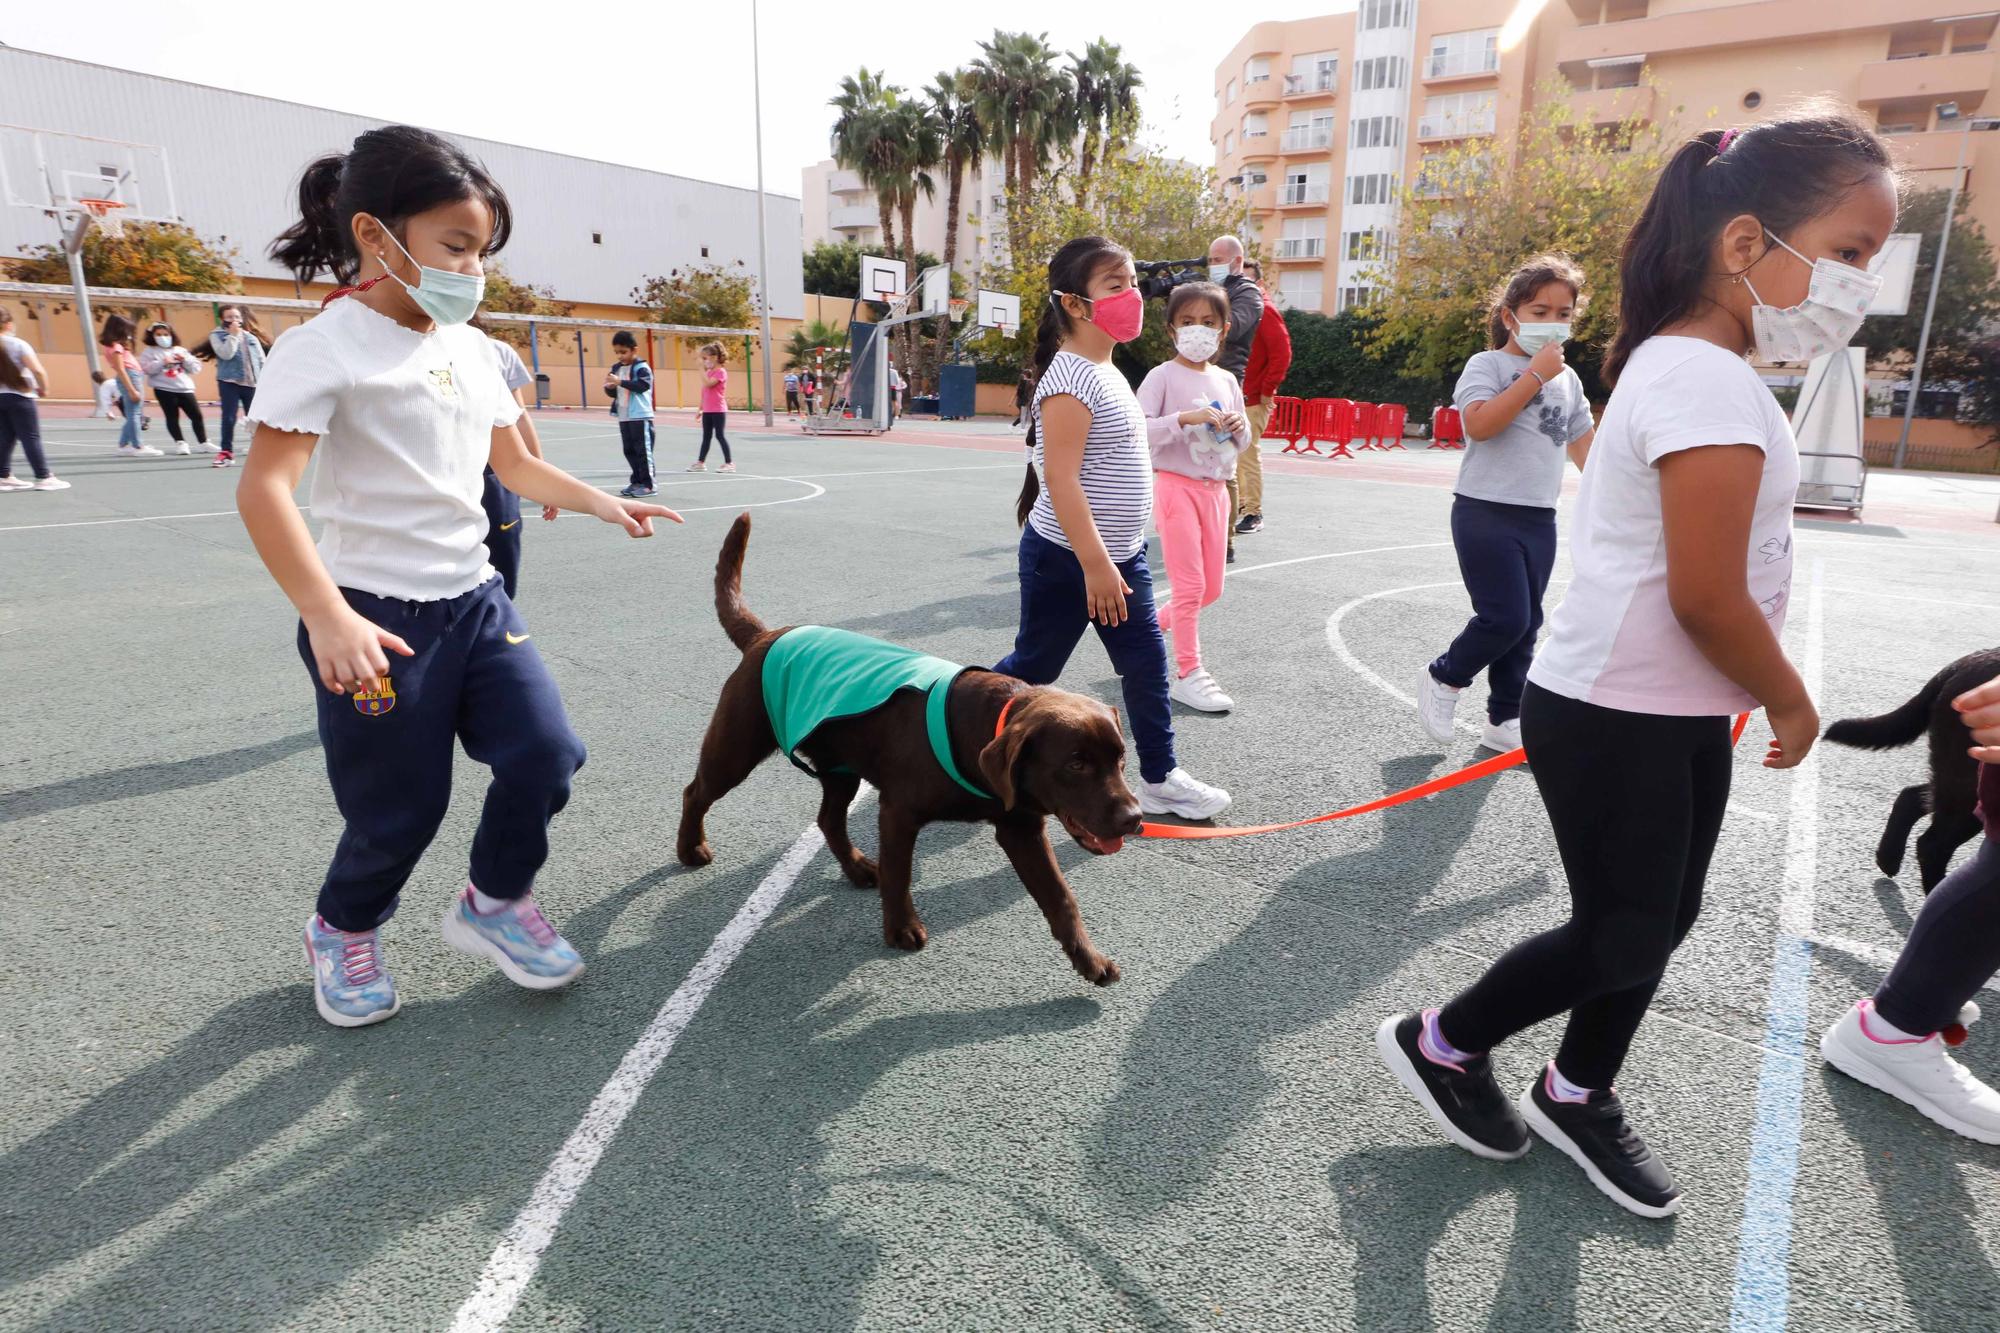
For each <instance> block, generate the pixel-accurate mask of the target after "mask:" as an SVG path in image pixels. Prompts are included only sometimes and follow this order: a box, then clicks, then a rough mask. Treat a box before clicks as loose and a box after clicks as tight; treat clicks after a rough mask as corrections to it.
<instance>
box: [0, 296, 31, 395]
mask: <svg viewBox="0 0 2000 1333" xmlns="http://www.w3.org/2000/svg"><path fill="white" fill-rule="evenodd" d="M13 322H14V312H13V311H11V310H6V309H0V329H4V328H6V327H7V326H8V325H9V324H12V323H13ZM0 389H12V390H13V391H14V392H15V393H33V392H34V391H35V386H34V385H33V384H31V383H30V382H29V380H28V371H27V368H26V367H24V366H19V365H16V364H15V363H14V358H13V357H11V356H9V355H8V354H7V351H6V349H5V348H0Z"/></svg>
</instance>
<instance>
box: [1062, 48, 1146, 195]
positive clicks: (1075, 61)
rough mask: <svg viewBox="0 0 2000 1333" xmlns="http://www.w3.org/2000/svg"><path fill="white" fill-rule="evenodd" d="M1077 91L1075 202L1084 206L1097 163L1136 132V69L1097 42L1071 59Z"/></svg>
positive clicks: (1117, 52)
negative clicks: (1080, 139) (1080, 134)
mask: <svg viewBox="0 0 2000 1333" xmlns="http://www.w3.org/2000/svg"><path fill="white" fill-rule="evenodd" d="M1070 75H1071V80H1072V82H1073V83H1074V85H1075V88H1076V118H1077V122H1078V124H1080V125H1081V126H1082V127H1083V148H1082V150H1081V152H1080V153H1079V155H1078V157H1077V167H1076V197H1077V202H1079V203H1083V202H1086V201H1087V200H1088V198H1089V195H1090V180H1091V177H1092V176H1093V175H1094V174H1095V173H1096V171H1097V163H1098V161H1099V159H1100V158H1101V157H1103V156H1105V155H1107V154H1112V153H1117V152H1120V151H1122V150H1123V149H1124V147H1125V146H1126V144H1127V143H1129V142H1130V141H1131V138H1132V134H1133V132H1134V131H1135V130H1136V129H1137V128H1138V126H1139V96H1138V93H1139V87H1140V84H1141V82H1142V81H1141V79H1140V78H1139V71H1138V69H1137V68H1136V67H1135V66H1133V65H1130V64H1127V63H1126V62H1125V60H1124V59H1123V53H1122V52H1121V51H1120V49H1119V46H1118V44H1117V43H1116V42H1109V41H1106V40H1104V39H1103V38H1101V37H1100V38H1098V39H1097V40H1096V41H1094V42H1092V43H1091V44H1090V45H1089V46H1087V47H1085V48H1084V51H1083V54H1082V55H1080V56H1078V55H1072V56H1070Z"/></svg>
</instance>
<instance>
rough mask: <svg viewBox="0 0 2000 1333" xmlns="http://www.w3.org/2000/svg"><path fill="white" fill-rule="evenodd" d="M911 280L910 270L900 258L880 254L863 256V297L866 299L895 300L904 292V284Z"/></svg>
mask: <svg viewBox="0 0 2000 1333" xmlns="http://www.w3.org/2000/svg"><path fill="white" fill-rule="evenodd" d="M908 281H909V270H908V268H907V267H906V266H905V265H904V263H903V261H902V260H900V259H883V258H882V257H881V256H879V255H863V256H861V299H862V300H864V301H885V302H886V301H894V300H895V299H896V298H897V297H899V296H901V295H902V294H903V289H904V284H906V283H907V282H908Z"/></svg>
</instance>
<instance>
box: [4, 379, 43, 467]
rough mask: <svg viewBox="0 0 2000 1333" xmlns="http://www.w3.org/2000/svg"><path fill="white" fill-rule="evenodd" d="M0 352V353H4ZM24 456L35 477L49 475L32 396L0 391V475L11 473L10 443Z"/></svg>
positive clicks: (39, 420)
mask: <svg viewBox="0 0 2000 1333" xmlns="http://www.w3.org/2000/svg"><path fill="white" fill-rule="evenodd" d="M5 355H6V353H5V352H0V356H5ZM17 442H18V443H19V444H20V446H21V451H22V452H23V453H25V454H26V455H27V456H28V466H29V467H30V468H32V469H34V473H35V480H36V481H40V480H42V479H43V478H44V477H48V476H50V475H52V474H51V473H50V472H49V460H48V457H47V456H46V455H45V454H43V453H42V419H41V417H40V416H39V415H38V414H37V412H36V410H35V400H34V399H32V398H30V397H28V396H27V395H26V394H21V393H0V477H11V476H13V475H14V445H15V444H16V443H17Z"/></svg>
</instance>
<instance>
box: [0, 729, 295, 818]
mask: <svg viewBox="0 0 2000 1333" xmlns="http://www.w3.org/2000/svg"><path fill="white" fill-rule="evenodd" d="M318 744H319V735H318V733H317V732H311V731H301V732H295V733H294V734H292V735H290V736H280V737H278V738H277V739H276V740H269V741H260V742H258V743H257V744H256V745H245V746H242V747H240V748H238V749H234V750H218V751H216V752H215V753H214V754H202V755H196V756H194V757H193V758H191V759H175V760H171V761H168V762H166V763H159V764H139V765H136V766H134V767H132V768H114V769H109V770H107V771H105V772H102V773H86V774H85V775H83V776H82V777H76V778H67V779H65V780H63V781H61V782H51V783H48V784H47V785H45V786H41V787H23V788H22V789H21V790H19V791H10V792H0V824H6V823H10V822H12V821H13V820H16V819H31V818H34V817H35V816H37V815H49V814H54V813H55V812H56V811H58V810H69V809H73V808H75V807H77V806H83V805H99V804H102V803H103V802H105V801H125V800H130V799H132V798H134V797H138V796H159V795H162V794H164V793H166V792H174V791H182V790H185V789H186V788H189V787H201V786H206V785H207V784H208V783H211V782H222V781H224V780H226V779H229V778H234V777H240V776H242V775H243V774H245V773H249V772H252V771H254V770H256V769H259V768H263V767H264V766H265V765H267V764H275V763H278V762H280V761H282V760H285V759H289V758H291V757H292V756H293V755H295V754H297V753H299V752H300V751H301V750H310V749H313V748H314V747H316V746H317V745H318Z"/></svg>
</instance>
